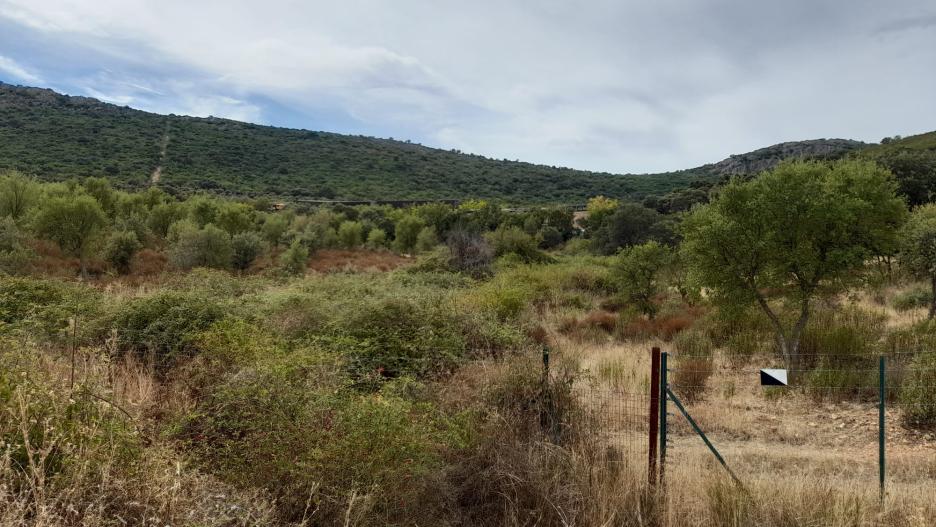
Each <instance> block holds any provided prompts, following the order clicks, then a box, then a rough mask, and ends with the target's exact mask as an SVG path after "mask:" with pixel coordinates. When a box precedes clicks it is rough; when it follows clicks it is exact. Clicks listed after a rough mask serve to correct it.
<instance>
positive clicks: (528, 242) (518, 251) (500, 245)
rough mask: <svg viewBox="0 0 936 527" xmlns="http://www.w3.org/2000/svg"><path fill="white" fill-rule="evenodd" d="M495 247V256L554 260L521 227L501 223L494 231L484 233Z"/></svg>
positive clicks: (525, 259)
mask: <svg viewBox="0 0 936 527" xmlns="http://www.w3.org/2000/svg"><path fill="white" fill-rule="evenodd" d="M484 238H485V239H486V240H487V242H488V243H489V244H490V245H491V247H492V248H493V249H494V256H498V257H500V256H506V255H514V256H515V257H517V258H519V259H520V260H521V261H523V262H525V263H544V262H550V261H552V258H550V257H549V255H548V254H546V253H544V252H543V251H541V250H540V249H539V247H538V246H537V243H536V240H534V239H533V237H532V236H530V235H529V234H527V233H525V232H523V229H521V228H519V227H505V226H504V225H501V226H500V227H498V228H497V230H495V231H494V232H489V233H486V234H485V235H484Z"/></svg>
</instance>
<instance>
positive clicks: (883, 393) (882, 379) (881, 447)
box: [878, 355, 887, 507]
mask: <svg viewBox="0 0 936 527" xmlns="http://www.w3.org/2000/svg"><path fill="white" fill-rule="evenodd" d="M885 360H886V359H885V358H884V355H881V362H880V365H879V372H878V382H879V384H880V386H879V387H878V390H879V391H880V394H879V395H880V408H878V468H879V471H878V479H879V483H880V485H881V507H884V473H885V472H884V471H885V462H884V451H885V441H884V405H885V402H886V400H887V399H886V397H887V383H886V375H885V367H886V362H885Z"/></svg>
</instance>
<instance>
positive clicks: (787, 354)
mask: <svg viewBox="0 0 936 527" xmlns="http://www.w3.org/2000/svg"><path fill="white" fill-rule="evenodd" d="M934 284H936V281H934ZM934 287H936V286H934ZM757 303H758V304H759V305H760V306H761V309H763V310H764V313H765V314H766V315H767V318H769V319H770V322H771V323H772V324H773V326H774V330H775V331H776V337H777V345H778V346H779V348H780V353H781V354H782V355H783V360H784V362H786V364H787V367H788V368H793V369H796V368H798V367H799V362H800V360H799V359H800V357H799V345H800V337H802V335H803V330H804V329H805V328H806V322H807V321H808V320H809V300H803V303H802V305H801V307H800V316H799V319H797V321H796V324H795V325H794V326H793V329H792V330H791V331H790V333H789V334H787V332H786V331H785V330H784V328H783V323H782V322H781V321H780V317H778V316H777V315H776V313H774V312H773V310H772V309H770V304H768V303H767V300H766V299H765V298H764V297H762V296H760V295H758V297H757Z"/></svg>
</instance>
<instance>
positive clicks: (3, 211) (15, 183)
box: [0, 170, 39, 222]
mask: <svg viewBox="0 0 936 527" xmlns="http://www.w3.org/2000/svg"><path fill="white" fill-rule="evenodd" d="M38 199H39V184H38V183H36V181H35V180H33V179H31V178H28V177H26V176H24V175H23V174H21V173H20V172H17V171H15V170H10V171H7V172H5V173H4V174H3V175H2V176H0V218H3V217H6V216H9V217H11V218H13V221H17V222H18V221H19V220H20V218H22V217H23V216H24V215H25V214H26V211H28V210H29V209H30V208H31V207H32V206H33V205H35V204H36V202H37V201H38Z"/></svg>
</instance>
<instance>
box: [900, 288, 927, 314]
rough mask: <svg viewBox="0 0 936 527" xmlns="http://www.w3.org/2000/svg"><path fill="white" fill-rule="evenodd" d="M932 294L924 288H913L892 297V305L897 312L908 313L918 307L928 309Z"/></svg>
mask: <svg viewBox="0 0 936 527" xmlns="http://www.w3.org/2000/svg"><path fill="white" fill-rule="evenodd" d="M932 300H933V293H932V292H930V290H929V289H928V288H925V287H914V288H913V289H908V290H906V291H901V292H900V293H898V294H896V295H894V300H893V301H892V304H893V306H894V309H896V310H898V311H908V310H910V309H916V308H919V307H929V305H930V302H931V301H932Z"/></svg>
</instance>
